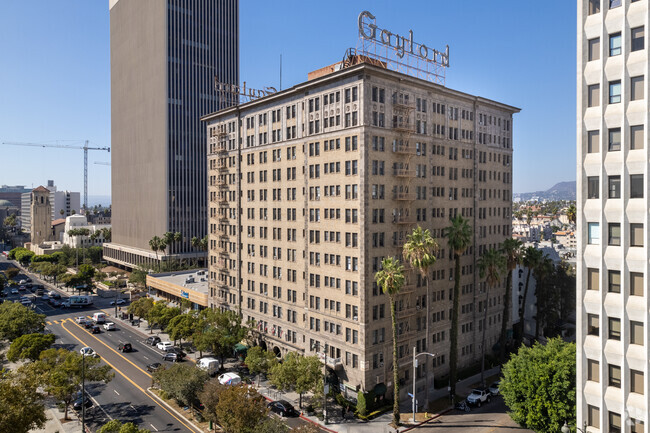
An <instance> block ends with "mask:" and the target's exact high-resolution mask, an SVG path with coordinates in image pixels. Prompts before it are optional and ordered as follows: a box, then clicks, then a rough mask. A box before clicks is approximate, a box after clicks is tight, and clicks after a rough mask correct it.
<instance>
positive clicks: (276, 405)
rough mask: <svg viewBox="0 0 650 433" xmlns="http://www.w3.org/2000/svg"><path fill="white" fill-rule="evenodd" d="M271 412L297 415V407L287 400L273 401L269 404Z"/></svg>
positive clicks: (282, 415) (283, 415) (282, 414)
mask: <svg viewBox="0 0 650 433" xmlns="http://www.w3.org/2000/svg"><path fill="white" fill-rule="evenodd" d="M268 408H269V409H270V410H271V412H274V413H277V414H278V415H280V416H281V417H289V416H297V415H298V412H297V411H296V409H295V408H294V407H293V406H292V405H291V403H289V402H288V401H286V400H278V401H272V402H271V403H269V404H268Z"/></svg>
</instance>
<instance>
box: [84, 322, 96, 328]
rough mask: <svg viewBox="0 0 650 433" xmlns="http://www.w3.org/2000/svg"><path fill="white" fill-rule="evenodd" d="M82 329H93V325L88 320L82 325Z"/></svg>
mask: <svg viewBox="0 0 650 433" xmlns="http://www.w3.org/2000/svg"><path fill="white" fill-rule="evenodd" d="M83 325H84V328H86V329H93V328H94V327H95V324H94V323H93V322H91V321H90V320H86V321H85V322H84V323H83Z"/></svg>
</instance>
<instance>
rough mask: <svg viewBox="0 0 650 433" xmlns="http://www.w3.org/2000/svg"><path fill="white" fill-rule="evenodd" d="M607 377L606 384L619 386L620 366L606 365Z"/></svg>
mask: <svg viewBox="0 0 650 433" xmlns="http://www.w3.org/2000/svg"><path fill="white" fill-rule="evenodd" d="M607 377H608V379H607V380H608V382H607V384H608V386H613V387H614V388H620V387H621V367H619V366H618V365H611V364H609V365H607Z"/></svg>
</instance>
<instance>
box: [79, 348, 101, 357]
mask: <svg viewBox="0 0 650 433" xmlns="http://www.w3.org/2000/svg"><path fill="white" fill-rule="evenodd" d="M79 353H81V355H82V356H92V357H93V358H99V355H97V352H95V350H94V349H93V348H92V347H88V346H86V347H82V348H81V349H80V350H79Z"/></svg>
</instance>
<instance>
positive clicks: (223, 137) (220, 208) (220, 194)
mask: <svg viewBox="0 0 650 433" xmlns="http://www.w3.org/2000/svg"><path fill="white" fill-rule="evenodd" d="M216 137H217V140H216V141H217V142H216V144H215V145H214V147H213V152H214V154H216V155H217V164H216V170H217V176H216V185H215V186H216V187H217V191H216V198H215V200H211V201H212V202H213V203H214V204H216V205H217V214H216V219H217V222H218V224H217V241H216V242H215V243H214V246H213V245H212V244H211V245H210V248H211V249H212V250H213V252H214V253H215V255H216V256H217V269H218V279H217V281H216V283H217V288H218V290H219V292H218V296H217V304H218V305H219V306H220V307H225V306H227V305H228V293H229V292H230V290H229V288H228V277H229V268H228V261H229V255H228V247H229V243H230V242H229V241H230V204H229V202H228V195H229V187H228V133H227V132H226V125H220V126H219V127H218V128H217V130H216ZM215 202H216V203H215Z"/></svg>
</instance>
